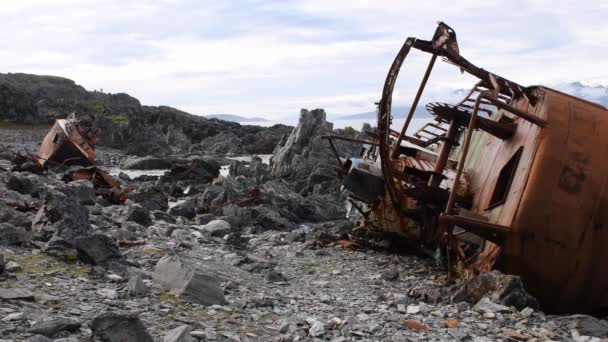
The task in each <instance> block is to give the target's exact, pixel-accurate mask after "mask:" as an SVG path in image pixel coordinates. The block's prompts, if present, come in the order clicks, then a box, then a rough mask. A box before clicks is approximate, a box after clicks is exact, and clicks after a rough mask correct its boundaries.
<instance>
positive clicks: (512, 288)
mask: <svg viewBox="0 0 608 342" xmlns="http://www.w3.org/2000/svg"><path fill="white" fill-rule="evenodd" d="M483 297H487V298H489V299H490V300H491V301H492V302H494V303H497V304H502V305H506V306H514V307H516V308H517V309H519V310H522V309H524V308H526V307H530V308H533V309H538V308H539V304H538V301H537V300H536V298H534V297H532V296H531V295H530V294H529V293H528V292H526V290H525V288H524V285H523V283H522V281H521V278H519V277H517V276H514V275H508V274H502V273H500V271H496V270H494V271H491V272H487V273H482V274H480V275H478V276H475V277H474V278H472V279H470V280H469V281H466V282H465V283H464V284H463V285H462V286H461V287H460V288H459V289H458V290H457V291H456V292H455V293H454V295H453V296H452V302H454V303H457V302H463V301H464V302H468V303H477V302H479V301H480V300H481V299H482V298H483Z"/></svg>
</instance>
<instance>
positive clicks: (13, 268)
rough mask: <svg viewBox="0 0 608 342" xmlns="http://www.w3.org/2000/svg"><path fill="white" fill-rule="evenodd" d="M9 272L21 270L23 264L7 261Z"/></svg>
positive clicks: (6, 266) (6, 268) (6, 267)
mask: <svg viewBox="0 0 608 342" xmlns="http://www.w3.org/2000/svg"><path fill="white" fill-rule="evenodd" d="M4 269H5V270H6V271H7V272H17V271H20V270H21V265H19V264H18V263H16V262H14V261H9V262H7V263H6V265H5V268H4Z"/></svg>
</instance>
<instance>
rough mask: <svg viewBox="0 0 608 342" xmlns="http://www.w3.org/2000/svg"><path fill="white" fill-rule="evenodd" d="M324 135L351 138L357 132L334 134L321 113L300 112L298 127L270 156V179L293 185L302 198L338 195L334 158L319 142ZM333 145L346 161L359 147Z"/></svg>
mask: <svg viewBox="0 0 608 342" xmlns="http://www.w3.org/2000/svg"><path fill="white" fill-rule="evenodd" d="M326 134H339V135H344V136H351V137H352V136H353V134H356V132H348V131H346V130H335V131H334V130H333V124H332V123H331V122H327V121H326V114H325V111H324V110H323V109H315V110H311V111H309V110H307V109H302V110H301V111H300V120H299V122H298V125H297V126H296V127H295V128H294V129H293V131H292V132H291V134H290V135H289V136H287V137H285V138H283V139H282V140H281V141H280V142H279V144H278V145H277V147H276V148H275V150H274V152H273V157H272V159H271V175H272V176H273V177H278V178H284V179H287V180H289V181H292V182H294V183H295V184H294V188H295V189H296V191H298V192H300V193H302V194H308V193H336V192H338V190H339V182H337V174H336V171H335V169H334V167H335V166H336V156H335V155H334V153H333V151H332V149H331V147H330V145H329V143H328V142H327V140H325V139H323V138H322V136H323V135H326ZM334 145H335V146H336V147H337V150H338V152H339V153H341V156H342V157H349V156H351V155H353V151H357V150H359V149H360V146H358V144H353V143H345V142H341V141H335V142H334Z"/></svg>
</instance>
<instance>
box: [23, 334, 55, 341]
mask: <svg viewBox="0 0 608 342" xmlns="http://www.w3.org/2000/svg"><path fill="white" fill-rule="evenodd" d="M27 341H28V342H53V340H52V339H50V338H48V337H46V336H44V335H34V336H32V337H30V338H29V339H28V340H27Z"/></svg>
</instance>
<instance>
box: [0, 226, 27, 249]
mask: <svg viewBox="0 0 608 342" xmlns="http://www.w3.org/2000/svg"><path fill="white" fill-rule="evenodd" d="M31 235H32V234H31V231H28V230H27V229H25V228H23V227H19V226H15V225H13V224H11V223H0V245H9V246H10V245H22V244H24V243H26V242H28V241H29V240H30V239H31Z"/></svg>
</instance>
